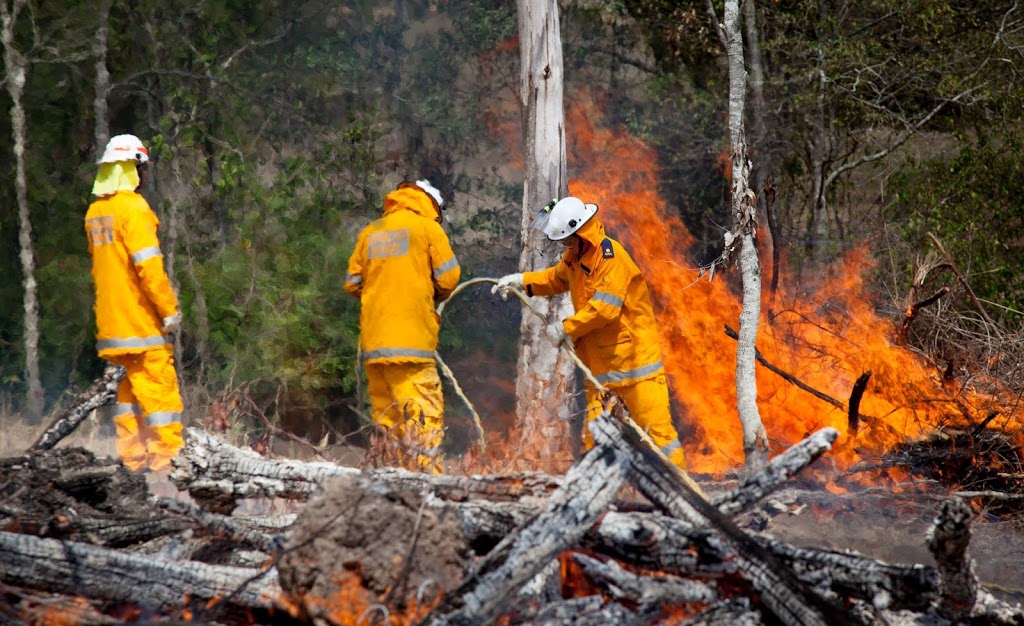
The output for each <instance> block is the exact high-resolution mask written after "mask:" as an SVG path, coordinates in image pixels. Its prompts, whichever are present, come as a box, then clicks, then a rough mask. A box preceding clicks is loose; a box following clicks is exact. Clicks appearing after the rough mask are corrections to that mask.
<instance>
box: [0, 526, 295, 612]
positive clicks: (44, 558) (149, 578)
mask: <svg viewBox="0 0 1024 626" xmlns="http://www.w3.org/2000/svg"><path fill="white" fill-rule="evenodd" d="M0 581H2V582H4V583H6V584H9V585H21V586H25V587H31V588H34V589H41V590H46V591H52V592H56V593H63V594H67V595H84V596H86V597H89V598H94V599H103V600H108V601H114V602H126V603H130V604H133V605H136V606H144V607H149V608H152V609H162V610H166V609H174V608H182V607H184V606H187V601H186V598H187V599H190V601H193V602H197V603H198V606H200V607H202V606H206V605H207V604H208V603H210V604H211V605H213V604H217V602H219V601H220V600H221V599H224V600H225V602H226V603H227V604H228V606H229V607H230V606H235V607H246V608H262V609H271V608H277V609H282V610H283V609H284V608H285V607H283V606H281V605H279V604H278V598H280V597H281V589H280V587H279V586H278V584H277V575H276V573H274V572H273V571H271V572H261V571H260V570H257V569H247V568H238V567H225V566H217V565H208V564H206V563H198V562H194V561H184V562H177V563H172V562H168V561H163V560H158V559H153V558H151V557H148V556H145V555H135V554H129V553H125V552H122V551H118V550H110V549H107V548H99V547H96V546H91V545H87V544H83V543H78V542H73V541H58V540H55V539H40V538H38V537H32V536H30V535H21V534H16V533H8V532H0ZM229 596H230V597H229ZM210 610H211V612H212V609H210Z"/></svg>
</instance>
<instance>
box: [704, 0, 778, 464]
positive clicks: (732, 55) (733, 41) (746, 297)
mask: <svg viewBox="0 0 1024 626" xmlns="http://www.w3.org/2000/svg"><path fill="white" fill-rule="evenodd" d="M740 1H741V0H725V10H724V19H723V21H722V22H721V24H720V25H719V35H720V38H721V42H722V46H723V48H724V49H725V53H726V57H727V59H728V68H729V69H728V72H729V153H730V169H731V180H732V194H731V206H732V217H733V226H732V230H730V231H729V232H727V233H726V236H725V251H724V253H723V256H724V258H725V259H726V261H730V260H731V259H732V258H733V257H734V256H735V255H737V254H738V255H739V264H740V275H741V280H742V285H743V295H742V302H743V305H742V309H741V311H740V320H739V326H740V329H739V340H738V342H737V346H736V400H737V409H738V410H739V416H740V424H741V426H742V428H743V453H744V456H745V464H744V465H745V471H747V472H755V471H757V470H759V469H761V468H762V467H764V465H765V464H766V463H767V462H768V435H767V434H766V433H765V429H764V424H762V423H761V414H760V412H759V411H758V408H757V375H756V373H757V372H756V369H755V367H756V361H755V358H756V354H757V346H756V342H757V328H758V326H759V324H760V318H761V263H760V260H759V259H758V256H757V246H756V245H755V243H754V237H755V235H756V234H757V204H756V200H755V198H756V194H755V192H754V190H752V189H751V188H750V160H749V159H748V157H747V137H746V130H745V124H744V114H745V103H746V93H747V70H746V64H745V61H744V42H743V34H742V26H741V21H742V20H743V19H744V18H743V14H742V13H741V10H740ZM708 9H709V10H710V11H711V14H712V16H714V18H715V20H714V21H715V23H716V24H717V23H718V16H717V13H716V12H715V9H714V7H713V6H710V3H709V7H708Z"/></svg>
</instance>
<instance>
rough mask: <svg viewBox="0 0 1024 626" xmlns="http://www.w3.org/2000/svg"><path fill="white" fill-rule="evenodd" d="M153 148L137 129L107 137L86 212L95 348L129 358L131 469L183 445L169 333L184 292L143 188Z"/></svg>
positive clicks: (125, 394)
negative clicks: (170, 272) (173, 279)
mask: <svg viewBox="0 0 1024 626" xmlns="http://www.w3.org/2000/svg"><path fill="white" fill-rule="evenodd" d="M148 162H149V151H148V150H147V149H146V147H145V146H143V145H142V142H141V141H139V139H138V137H135V136H134V135H118V136H116V137H113V138H111V139H110V141H109V142H108V143H107V146H106V149H105V150H104V151H103V155H102V156H101V157H100V159H99V161H98V165H99V170H98V172H97V174H96V180H95V182H94V183H93V188H92V194H93V195H94V196H96V200H95V201H93V203H92V204H91V205H89V211H88V213H86V215H85V234H86V236H87V238H88V241H89V255H90V256H91V257H92V277H93V284H94V287H95V290H96V303H95V307H94V308H95V311H96V339H97V343H96V348H97V350H98V351H99V355H100V357H101V358H103V359H105V360H107V361H109V362H111V363H114V364H117V365H122V366H124V368H125V370H126V375H125V377H124V379H123V380H122V381H121V386H120V387H119V388H118V391H117V404H115V405H114V406H113V407H110V409H111V411H112V413H113V419H114V424H115V426H116V429H117V451H118V454H119V455H120V456H121V460H122V462H123V463H124V465H125V466H126V467H128V468H129V469H132V470H142V469H146V468H149V469H152V470H162V469H165V468H167V467H168V466H169V465H170V460H171V458H172V457H174V456H175V455H176V454H177V453H178V450H179V449H180V448H181V446H182V445H183V440H182V436H181V413H182V403H181V394H180V392H179V391H178V377H177V375H176V373H175V369H174V350H173V346H172V345H171V333H173V332H175V331H177V330H178V329H179V327H180V325H181V313H180V311H179V309H178V297H177V295H176V294H175V292H174V290H173V289H172V288H171V283H170V280H169V279H168V277H167V272H166V271H165V270H164V262H163V254H162V253H161V251H160V241H159V239H158V238H157V229H158V228H159V226H160V220H159V219H158V218H157V216H156V213H154V212H153V210H152V209H151V208H150V206H149V203H147V202H146V199H145V198H143V197H142V195H141V194H140V193H138V191H137V189H138V188H140V187H141V186H142V185H144V183H145V178H146V170H147V163H148Z"/></svg>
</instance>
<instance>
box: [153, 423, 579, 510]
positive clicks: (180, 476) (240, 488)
mask: <svg viewBox="0 0 1024 626" xmlns="http://www.w3.org/2000/svg"><path fill="white" fill-rule="evenodd" d="M174 464H175V469H174V470H173V471H172V472H171V475H170V478H171V481H172V482H174V483H175V484H176V485H177V487H178V489H180V490H184V491H188V492H189V494H190V495H191V496H192V497H193V499H195V500H196V502H197V503H199V505H200V506H202V507H203V508H206V509H208V510H213V511H214V512H219V513H227V512H230V511H231V510H232V509H233V508H234V506H235V503H236V501H237V500H239V499H243V498H288V499H298V500H305V499H307V498H308V497H309V496H310V495H311V494H313V493H315V492H316V491H317V490H318V489H319V486H320V484H321V483H322V482H323V481H324V480H325V479H327V478H331V477H334V476H357V475H363V474H365V475H367V476H370V477H372V478H373V480H377V481H381V482H386V483H388V484H390V485H392V486H393V488H395V489H399V490H403V489H404V490H409V491H416V492H419V491H421V490H423V489H427V490H428V491H430V492H432V493H433V494H434V495H435V496H437V497H439V498H443V499H445V500H452V501H456V502H458V501H465V500H469V499H473V498H484V499H488V500H494V501H520V500H529V499H531V498H536V499H543V498H545V497H547V496H549V495H551V493H552V492H554V491H555V489H556V488H557V487H558V486H559V484H560V479H559V478H557V477H552V476H549V475H547V474H543V473H541V472H523V473H518V474H503V475H482V476H448V475H443V476H433V475H429V474H420V473H417V472H411V471H408V470H403V469H400V468H381V469H374V470H360V469H359V468H354V467H344V466H340V465H335V464H333V463H327V462H309V463H305V462H301V461H291V460H287V461H279V460H272V459H267V458H265V457H262V456H260V455H259V454H257V453H256V452H254V451H252V450H247V449H242V448H237V447H235V446H232V445H230V444H228V443H225V442H224V441H221V440H219V439H217V438H216V437H214V436H212V435H210V434H208V433H206V432H204V431H202V430H199V429H196V428H189V429H187V431H186V437H185V447H184V448H183V449H182V451H181V452H180V453H179V454H178V457H176V458H175V459H174Z"/></svg>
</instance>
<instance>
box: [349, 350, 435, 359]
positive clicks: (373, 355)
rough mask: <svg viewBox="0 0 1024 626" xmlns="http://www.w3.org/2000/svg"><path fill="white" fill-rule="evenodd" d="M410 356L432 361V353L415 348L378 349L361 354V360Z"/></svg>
mask: <svg viewBox="0 0 1024 626" xmlns="http://www.w3.org/2000/svg"><path fill="white" fill-rule="evenodd" d="M403 356H412V357H417V358H421V359H430V360H433V359H434V353H433V352H431V351H429V350H416V349H415V348H378V349H377V350H370V351H369V352H364V353H363V360H364V361H369V360H370V359H381V358H391V357H403Z"/></svg>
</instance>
